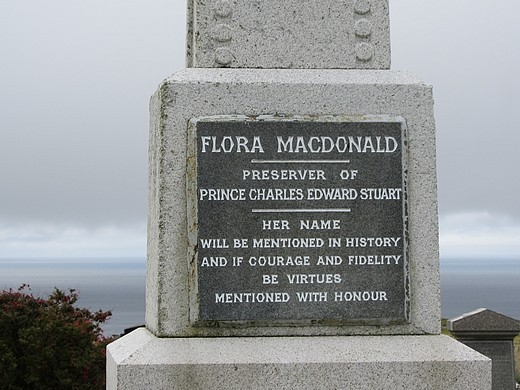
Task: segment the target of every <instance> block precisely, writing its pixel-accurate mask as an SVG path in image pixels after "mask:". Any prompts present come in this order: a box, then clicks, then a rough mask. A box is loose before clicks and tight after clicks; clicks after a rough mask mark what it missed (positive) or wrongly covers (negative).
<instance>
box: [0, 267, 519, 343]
mask: <svg viewBox="0 0 520 390" xmlns="http://www.w3.org/2000/svg"><path fill="white" fill-rule="evenodd" d="M440 264H441V267H440V269H441V308H442V309H441V311H442V317H444V318H453V317H457V316H459V315H462V314H464V313H468V312H470V311H473V310H476V309H479V308H487V309H490V310H493V311H496V312H498V313H501V314H504V315H506V316H509V317H512V318H516V319H520V259H474V260H472V259H441V263H440ZM145 274H146V262H145V259H144V258H60V259H0V290H8V289H10V288H12V289H17V288H18V287H19V286H20V285H22V284H24V283H25V284H29V285H30V287H31V291H32V293H33V294H34V295H35V296H41V297H46V296H48V295H49V294H50V293H51V292H52V291H53V290H54V288H55V287H56V288H59V289H61V290H65V291H67V290H68V289H75V290H76V291H77V292H78V293H79V300H78V302H77V304H76V305H77V306H78V307H85V308H89V309H90V310H92V311H97V310H99V309H102V310H104V311H106V310H110V311H112V317H111V319H110V320H109V321H108V322H107V323H106V324H105V325H104V326H103V331H104V334H105V335H106V336H110V335H119V334H122V333H124V331H125V329H129V328H132V327H135V326H139V325H143V324H144V321H145V320H144V311H145Z"/></svg>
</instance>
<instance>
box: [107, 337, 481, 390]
mask: <svg viewBox="0 0 520 390" xmlns="http://www.w3.org/2000/svg"><path fill="white" fill-rule="evenodd" d="M490 388H491V360H490V359H488V358H486V357H485V356H483V355H481V354H479V353H477V352H475V351H474V350H472V349H470V348H468V347H466V346H465V345H463V344H461V343H459V342H458V341H456V340H454V339H451V338H449V337H447V336H435V335H433V336H323V337H322V336H315V337H238V338H158V337H156V336H155V335H153V334H152V333H151V332H149V331H148V330H147V329H145V328H140V329H137V330H135V331H134V332H132V333H130V334H129V335H126V336H124V337H122V338H120V339H118V340H116V341H115V342H113V343H112V344H110V345H109V346H108V349H107V389H186V390H193V389H228V390H229V389H299V390H302V389H357V390H362V389H367V390H368V389H370V390H373V389H416V390H417V389H450V390H457V389H473V390H479V389H490Z"/></svg>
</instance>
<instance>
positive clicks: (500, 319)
mask: <svg viewBox="0 0 520 390" xmlns="http://www.w3.org/2000/svg"><path fill="white" fill-rule="evenodd" d="M447 327H448V329H449V330H450V331H451V332H452V333H453V335H454V336H455V337H456V338H457V340H459V341H461V342H462V343H464V344H466V345H467V346H468V347H470V348H472V349H474V350H476V351H478V352H480V353H481V354H483V355H486V356H487V357H489V358H490V359H491V360H492V361H493V371H492V373H493V387H492V388H493V390H507V389H515V388H516V381H515V360H514V338H515V337H516V336H518V334H519V333H520V321H518V320H515V319H514V318H511V317H507V316H505V315H503V314H500V313H496V312H494V311H492V310H488V309H478V310H475V311H473V312H470V313H466V314H463V315H461V316H460V317H455V318H451V319H449V320H448V322H447Z"/></svg>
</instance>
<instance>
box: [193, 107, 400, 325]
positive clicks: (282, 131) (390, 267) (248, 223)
mask: <svg viewBox="0 0 520 390" xmlns="http://www.w3.org/2000/svg"><path fill="white" fill-rule="evenodd" d="M189 137H190V139H189V150H188V180H187V183H188V184H187V191H188V202H189V204H188V226H189V240H190V253H189V262H190V271H191V272H190V275H191V278H192V280H191V281H190V289H191V290H190V297H191V309H190V310H191V320H192V323H194V324H196V325H201V326H211V325H216V324H218V323H220V324H226V323H229V324H241V325H247V324H248V325H255V326H258V325H271V326H273V325H287V324H294V325H298V324H301V325H309V324H319V325H328V324H330V325H338V324H345V325H349V324H352V325H354V324H355V325H364V324H366V325H388V324H396V323H405V322H407V321H408V318H409V308H408V307H409V306H408V304H409V289H408V269H407V192H406V174H407V171H406V132H405V125H404V121H403V120H402V118H390V117H384V116H368V117H356V118H347V117H319V118H315V117H290V118H282V117H271V116H265V117H230V116H228V117H211V118H196V119H193V120H192V121H191V122H190V129H189Z"/></svg>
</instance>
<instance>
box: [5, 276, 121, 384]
mask: <svg viewBox="0 0 520 390" xmlns="http://www.w3.org/2000/svg"><path fill="white" fill-rule="evenodd" d="M77 300H78V294H77V293H76V292H75V291H74V290H69V292H68V293H65V292H63V291H61V290H59V289H55V290H54V292H53V293H52V294H51V295H50V296H49V297H48V299H42V298H38V297H34V296H33V294H32V293H30V289H29V287H28V286H26V285H23V286H21V287H20V288H19V289H18V290H16V291H15V290H12V289H10V290H8V291H6V290H4V291H2V292H1V293H0V383H1V384H2V385H1V387H2V389H6V390H15V389H104V387H105V347H106V345H107V344H108V343H109V342H110V341H112V339H109V338H105V337H104V336H103V331H102V329H101V324H102V323H104V322H105V321H107V320H108V318H109V317H110V316H111V313H110V312H103V311H101V310H99V311H97V312H91V311H89V310H87V309H81V308H77V307H75V306H74V304H75V303H76V301H77Z"/></svg>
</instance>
